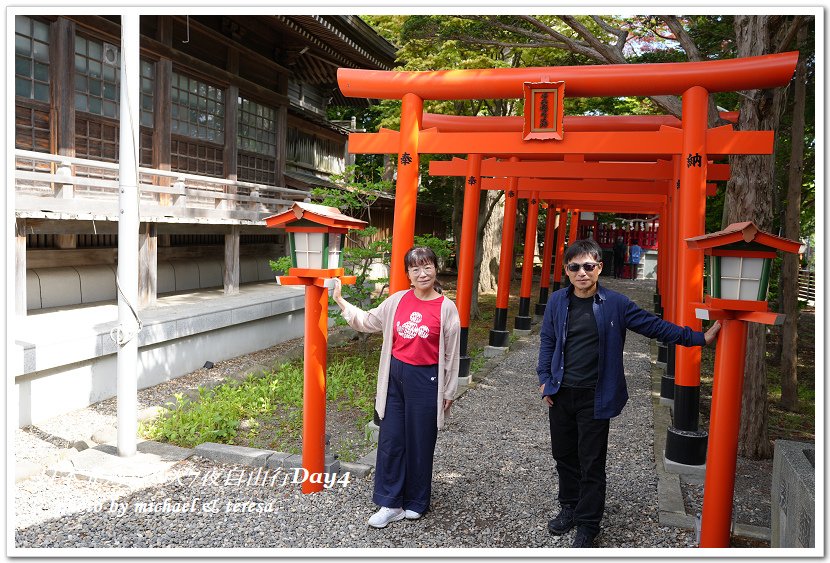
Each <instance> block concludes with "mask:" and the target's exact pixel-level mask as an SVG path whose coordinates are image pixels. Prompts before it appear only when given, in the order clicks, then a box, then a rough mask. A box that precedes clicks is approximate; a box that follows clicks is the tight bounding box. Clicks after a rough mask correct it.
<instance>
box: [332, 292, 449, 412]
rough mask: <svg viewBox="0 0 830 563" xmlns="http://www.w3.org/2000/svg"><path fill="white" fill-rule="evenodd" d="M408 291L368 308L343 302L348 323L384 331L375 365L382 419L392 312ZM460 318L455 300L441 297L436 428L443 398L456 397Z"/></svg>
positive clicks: (353, 325)
mask: <svg viewBox="0 0 830 563" xmlns="http://www.w3.org/2000/svg"><path fill="white" fill-rule="evenodd" d="M407 291H410V290H408V289H407V290H404V291H398V292H397V293H395V294H394V295H391V296H389V298H387V299H386V301H384V302H383V303H381V304H380V305H378V306H377V307H376V308H374V309H372V310H371V311H363V310H362V309H360V308H359V307H356V306H354V305H352V304H351V303H348V302H346V301H344V303H346V308H345V309H344V310H343V318H344V319H345V320H346V322H347V323H349V326H350V327H352V328H353V329H355V330H357V331H360V332H381V331H382V332H383V347H382V348H381V351H380V365H379V366H378V390H377V397H376V398H375V410H376V411H377V412H378V416H379V417H380V418H383V416H384V414H385V412H386V391H387V389H388V388H389V366H390V364H391V363H392V336H393V332H392V331H393V330H394V325H395V311H396V310H397V308H398V303H400V301H401V299H402V298H403V296H404V295H405V294H406V292H407ZM460 334H461V320H460V318H459V316H458V309H456V307H455V303H453V302H452V301H450V300H449V299H448V298H447V297H444V301H443V303H441V332H440V334H439V344H438V389H439V390H443V391H442V392H440V393H438V420H437V423H438V428H442V427H443V426H444V399H449V400H453V399H455V391H456V389H457V388H458V357H459V348H460Z"/></svg>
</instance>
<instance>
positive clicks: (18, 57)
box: [14, 16, 49, 103]
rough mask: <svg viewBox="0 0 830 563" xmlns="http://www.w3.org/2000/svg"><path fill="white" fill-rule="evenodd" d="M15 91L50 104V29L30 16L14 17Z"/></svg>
mask: <svg viewBox="0 0 830 563" xmlns="http://www.w3.org/2000/svg"><path fill="white" fill-rule="evenodd" d="M14 52H15V57H14V92H15V95H16V96H18V97H21V98H27V99H31V100H38V101H41V102H46V103H48V102H49V26H48V25H47V24H45V23H43V22H40V21H37V20H35V19H32V18H29V17H26V16H15V18H14Z"/></svg>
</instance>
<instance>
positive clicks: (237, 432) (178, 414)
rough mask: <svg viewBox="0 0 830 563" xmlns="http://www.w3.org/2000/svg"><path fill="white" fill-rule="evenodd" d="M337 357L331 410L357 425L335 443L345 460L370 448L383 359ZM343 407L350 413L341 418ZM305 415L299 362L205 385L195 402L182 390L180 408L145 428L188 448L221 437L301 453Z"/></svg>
mask: <svg viewBox="0 0 830 563" xmlns="http://www.w3.org/2000/svg"><path fill="white" fill-rule="evenodd" d="M334 356H335V357H334V358H333V360H330V361H329V364H328V369H327V387H326V401H327V407H328V411H329V413H332V411H334V414H335V417H334V418H336V419H337V420H335V421H333V422H334V424H335V425H342V424H350V425H352V426H353V428H349V429H346V430H347V431H346V432H344V436H345V439H343V440H337V441H334V440H333V443H332V446H333V451H334V453H336V454H338V455H339V456H340V458H341V459H343V460H345V461H351V460H353V459H355V458H356V457H357V456H358V451H359V450H362V449H365V446H364V444H363V442H364V441H365V440H361V439H360V437H362V435H363V426H364V425H365V424H366V422H368V421H369V420H370V419H371V418H372V412H373V408H374V396H375V379H376V373H377V364H375V366H374V369H372V366H371V358H370V359H369V360H368V364H369V366H367V358H365V357H363V356H346V355H340V357H338V355H337V354H335V355H334ZM339 412H343V413H346V414H347V416H345V417H337V416H336V414H337V413H339ZM329 416H331V415H329ZM302 418H303V366H302V362H301V361H294V362H291V363H287V364H283V365H282V366H280V367H279V368H278V369H276V370H274V371H273V372H271V373H266V374H265V375H264V376H261V377H254V376H253V375H249V376H248V377H247V378H246V379H244V380H243V381H242V382H239V383H237V382H229V383H225V384H222V385H219V386H217V387H214V388H212V389H207V388H204V387H200V388H199V398H198V400H195V401H190V400H188V399H187V398H185V397H184V396H182V395H181V394H179V395H176V405H175V407H174V408H172V409H170V410H169V411H167V412H166V413H164V414H162V415H161V416H159V417H157V418H156V419H154V420H152V421H149V422H147V423H143V424H142V425H141V428H140V431H141V433H142V435H143V436H144V437H145V438H148V439H151V440H156V441H160V442H169V443H172V444H175V445H178V446H182V447H187V448H192V447H194V446H196V445H198V444H201V443H204V442H218V443H222V444H236V445H246V446H250V447H257V448H265V449H272V450H276V451H283V452H289V453H299V452H300V449H301V445H302V435H301V433H302ZM364 453H365V452H364Z"/></svg>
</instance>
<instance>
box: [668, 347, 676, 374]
mask: <svg viewBox="0 0 830 563" xmlns="http://www.w3.org/2000/svg"><path fill="white" fill-rule="evenodd" d="M676 346H677V345H676V344H668V345H667V346H666V375H667V376H669V377H671V378H672V379H674V366H675V362H674V353H675V347H676Z"/></svg>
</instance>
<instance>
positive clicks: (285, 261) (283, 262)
mask: <svg viewBox="0 0 830 563" xmlns="http://www.w3.org/2000/svg"><path fill="white" fill-rule="evenodd" d="M268 264H269V265H270V266H271V269H272V270H273V271H274V272H276V273H277V275H280V276H284V275H285V274H287V273H288V269H289V268H291V257H290V256H283V257H281V258H277V259H276V260H269V261H268Z"/></svg>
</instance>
